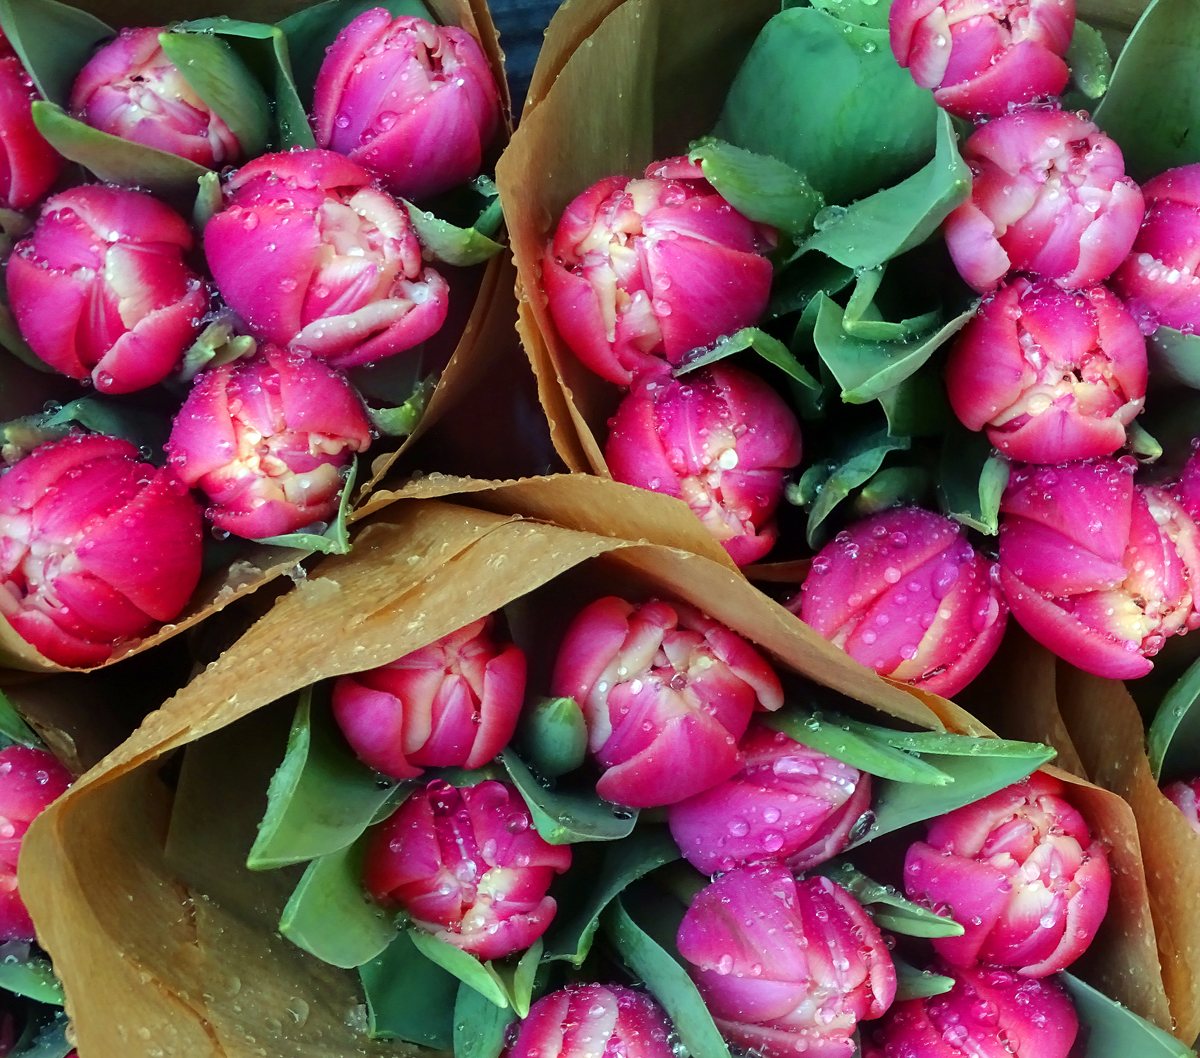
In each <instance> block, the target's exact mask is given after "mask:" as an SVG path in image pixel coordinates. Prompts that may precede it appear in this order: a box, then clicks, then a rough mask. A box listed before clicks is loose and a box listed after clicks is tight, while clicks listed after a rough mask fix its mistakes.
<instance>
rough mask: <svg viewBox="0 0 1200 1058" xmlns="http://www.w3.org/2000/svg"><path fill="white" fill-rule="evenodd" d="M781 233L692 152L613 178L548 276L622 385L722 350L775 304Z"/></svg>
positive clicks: (571, 230)
mask: <svg viewBox="0 0 1200 1058" xmlns="http://www.w3.org/2000/svg"><path fill="white" fill-rule="evenodd" d="M774 244H775V233H774V229H771V228H767V227H765V226H764V225H761V224H755V223H754V222H753V221H750V220H747V219H746V218H745V217H743V216H742V215H741V214H740V213H739V212H737V210H735V209H734V208H733V207H732V206H731V205H730V204H729V203H728V202H726V201H725V199H723V198H722V197H721V196H720V195H718V194H717V193H716V192H715V191H714V190H713V189H712V187H711V186H710V185H709V183H708V181H706V180H705V179H704V174H703V172H702V171H701V169H700V166H699V165H697V164H694V163H692V162H689V161H688V160H687V159H686V158H671V159H668V160H667V161H665V162H654V163H653V164H652V165H650V167H649V168H648V169H647V170H646V175H645V177H644V178H643V179H633V180H631V179H630V178H629V177H625V176H610V177H608V178H607V179H606V180H601V181H600V182H599V183H598V184H595V185H593V186H592V187H590V188H588V189H587V190H586V191H585V192H584V193H583V194H582V195H580V196H579V197H578V198H577V199H575V201H574V202H572V203H571V204H570V205H569V206H568V207H567V209H566V212H564V213H563V215H562V219H561V220H560V221H559V222H558V231H557V232H556V233H555V236H554V241H553V242H552V243H551V244H550V245H549V246H548V247H547V248H546V255H545V259H544V260H543V262H542V282H543V284H544V286H545V290H546V298H547V300H548V302H549V307H550V313H551V315H552V316H553V317H554V324H555V326H556V327H557V328H558V331H559V334H561V335H562V337H563V340H564V341H565V342H566V343H567V345H569V346H570V347H571V349H572V350H574V352H575V355H576V356H578V357H579V359H580V360H582V361H583V362H584V364H586V365H587V366H588V367H589V368H591V369H592V370H593V371H595V372H596V374H598V375H600V376H601V377H602V378H606V379H608V380H609V381H610V382H616V383H618V384H620V385H622V386H628V385H630V384H631V383H632V382H633V379H634V376H635V375H637V374H640V373H641V372H643V371H645V370H647V369H648V368H655V367H657V366H658V364H659V363H660V362H661V358H662V357H666V359H667V360H668V361H670V362H671V364H673V365H677V364H679V363H680V361H681V360H682V359H683V357H684V356H685V354H687V353H689V352H691V351H692V350H693V349H696V348H699V347H700V346H705V345H711V344H712V343H713V342H714V341H716V340H717V338H719V337H720V336H721V335H729V334H732V333H733V332H734V331H737V330H740V329H741V328H742V327H749V326H751V325H753V324H754V323H756V322H757V321H758V318H759V316H761V315H762V313H763V311H764V310H765V309H766V307H767V297H768V295H769V294H770V288H771V262H770V261H768V260H767V259H766V257H765V256H763V255H764V254H765V253H767V252H768V251H769V250H770V249H771V248H772V247H773V246H774Z"/></svg>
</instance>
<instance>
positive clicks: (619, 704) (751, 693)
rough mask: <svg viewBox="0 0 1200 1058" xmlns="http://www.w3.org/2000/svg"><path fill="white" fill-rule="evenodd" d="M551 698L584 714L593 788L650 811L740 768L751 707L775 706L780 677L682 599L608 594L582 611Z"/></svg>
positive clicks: (748, 647) (564, 646)
mask: <svg viewBox="0 0 1200 1058" xmlns="http://www.w3.org/2000/svg"><path fill="white" fill-rule="evenodd" d="M551 694H553V695H555V696H558V697H571V698H574V699H575V701H577V702H578V703H579V705H580V707H581V708H582V709H583V716H584V720H585V722H586V723H587V729H588V749H589V750H590V751H591V753H592V755H593V756H594V757H595V758H596V760H597V761H598V762H599V763H600V766H601V767H602V768H604V769H605V771H604V774H603V775H602V776H601V778H600V781H599V782H598V783H597V784H596V792H597V793H598V794H599V795H600V796H601V797H603V798H604V799H605V800H607V801H613V802H615V803H616V804H622V805H630V806H632V807H635V808H648V807H650V806H653V805H669V804H674V803H675V802H676V801H682V800H683V799H684V798H685V797H691V796H693V795H694V794H698V793H701V792H702V791H704V790H707V789H709V787H712V786H715V785H716V784H717V783H719V782H721V781H722V780H724V779H728V778H730V777H731V776H733V775H734V774H736V772H737V771H738V770H739V769H740V768H741V765H742V756H741V753H739V752H738V747H737V741H738V739H739V738H741V737H742V734H743V733H744V732H745V730H746V726H747V724H749V723H750V715H751V713H753V711H754V709H755V706H756V705H757V706H758V707H759V708H762V709H769V710H774V709H778V708H779V707H780V706H781V705H782V704H783V689H782V687H781V686H780V684H779V677H777V676H776V675H775V673H774V672H773V671H772V669H771V666H770V665H768V664H767V663H766V661H764V660H763V658H762V657H761V656H760V655H759V653H758V652H757V651H756V650H755V649H754V648H753V647H752V646H751V645H750V644H749V643H747V642H746V641H745V640H744V639H742V637H741V636H739V635H737V634H736V633H734V632H731V631H730V630H729V629H728V628H726V627H725V626H724V625H722V624H718V623H717V622H716V621H714V620H712V618H709V617H705V616H704V615H703V614H702V613H700V611H699V610H696V609H694V608H693V607H691V606H687V605H685V604H684V603H670V604H668V603H665V602H659V601H657V600H656V601H653V602H648V603H643V604H641V605H640V606H635V605H634V604H633V603H629V602H626V601H625V600H624V599H618V598H617V597H616V596H613V595H610V596H607V597H606V598H603V599H597V600H596V601H595V602H594V603H592V604H591V605H590V606H587V607H585V608H584V609H583V610H582V611H580V612H579V613H578V614H577V615H576V617H575V620H574V621H572V622H571V626H570V628H568V629H567V634H566V637H565V638H564V639H563V642H562V646H561V647H559V651H558V659H557V661H556V662H555V665H554V678H553V681H552V683H551Z"/></svg>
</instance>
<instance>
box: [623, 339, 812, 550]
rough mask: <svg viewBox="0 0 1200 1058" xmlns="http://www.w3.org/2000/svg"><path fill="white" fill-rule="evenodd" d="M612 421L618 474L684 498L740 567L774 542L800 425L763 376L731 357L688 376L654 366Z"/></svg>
mask: <svg viewBox="0 0 1200 1058" xmlns="http://www.w3.org/2000/svg"><path fill="white" fill-rule="evenodd" d="M610 426H611V427H612V431H611V432H610V433H609V435H608V445H607V447H606V448H605V450H604V458H605V459H606V460H607V461H608V468H609V470H610V471H611V472H612V476H613V477H614V478H616V479H617V481H623V482H625V484H627V485H637V486H638V487H639V488H643V489H650V490H651V491H653V492H662V493H665V494H666V495H668V496H678V497H679V498H681V499H683V500H684V501H685V502H686V503H687V505H688V506H689V507H691V509H692V510H693V511H695V512H696V516H697V517H698V518H699V519H700V520H701V521H702V522H703V523H704V527H705V528H706V529H707V530H708V531H709V532H710V533H712V534H713V536H715V537H716V538H717V539H718V540H720V541H721V543H722V545H723V546H724V547H725V550H726V551H728V552H729V554H730V556H731V557H732V558H733V560H734V561H735V562H736V563H737V564H738V565H739V566H744V565H747V564H749V563H751V562H757V561H758V560H759V559H760V558H762V557H763V556H764V555H765V554H766V553H767V552H768V551H770V550H771V548H772V547H773V546H774V544H775V540H776V538H777V537H778V536H779V529H778V527H777V526H776V525H775V522H774V520H773V519H772V518H771V515H772V514H773V513H774V512H775V508H776V507H777V506H778V505H779V499H780V497H781V496H782V495H783V484H784V478H785V477H786V476H787V472H788V471H789V470H791V468H792V467H794V466H796V465H797V464H798V463H799V462H800V424H799V423H798V422H797V421H796V416H795V415H793V414H792V411H791V409H790V408H788V406H787V405H786V404H785V403H784V402H783V400H782V398H781V397H780V396H779V394H777V393H776V392H775V391H774V390H773V389H772V388H771V387H770V386H768V385H767V384H766V383H765V382H763V381H762V380H761V379H760V378H757V377H756V376H754V375H752V374H750V373H749V372H747V371H742V370H741V369H740V368H736V367H731V366H729V365H728V364H724V363H718V364H715V365H714V366H713V367H710V368H707V369H705V370H703V371H697V372H696V373H695V374H694V375H688V376H687V377H686V378H683V379H672V378H671V375H670V372H668V371H666V370H661V371H648V372H647V373H646V374H644V375H643V376H641V378H640V379H639V380H638V382H637V384H636V385H635V387H634V389H633V392H631V393H630V394H629V395H628V396H627V397H625V399H624V400H623V401H621V404H620V407H618V408H617V414H616V416H615V417H614V418H613V419H612V420H611V422H610Z"/></svg>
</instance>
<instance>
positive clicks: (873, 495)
mask: <svg viewBox="0 0 1200 1058" xmlns="http://www.w3.org/2000/svg"><path fill="white" fill-rule="evenodd" d="M932 484H933V478H932V477H930V474H929V471H927V470H926V469H925V468H924V467H885V468H884V469H883V470H881V471H879V473H878V474H876V475H875V476H874V477H872V478H871V480H870V481H868V482H867V483H866V484H865V485H864V486H863V487H862V488H861V489H859V491H858V495H857V496H855V497H854V499H853V500H852V501H851V503H850V510H851V511H852V512H853V514H854V515H855V516H856V517H859V518H867V517H869V516H870V515H872V514H878V513H879V512H880V511H886V510H888V509H889V508H891V507H899V506H911V505H913V504H920V502H921V500H922V499H923V498H924V497H925V495H926V494H927V493H928V492H929V488H930V486H931V485H932Z"/></svg>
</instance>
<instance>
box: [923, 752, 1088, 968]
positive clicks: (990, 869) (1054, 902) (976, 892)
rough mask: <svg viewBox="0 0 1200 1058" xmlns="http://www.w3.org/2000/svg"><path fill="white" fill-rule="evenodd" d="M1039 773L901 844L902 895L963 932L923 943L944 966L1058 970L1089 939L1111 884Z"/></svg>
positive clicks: (1057, 785)
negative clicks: (906, 844) (945, 917)
mask: <svg viewBox="0 0 1200 1058" xmlns="http://www.w3.org/2000/svg"><path fill="white" fill-rule="evenodd" d="M1064 789H1065V788H1064V786H1063V784H1062V783H1061V782H1060V781H1059V780H1058V779H1055V778H1053V777H1052V776H1050V775H1046V774H1045V773H1043V772H1034V774H1033V775H1031V776H1030V777H1029V778H1028V779H1023V780H1022V781H1021V782H1019V783H1015V784H1014V785H1012V786H1008V787H1006V788H1005V789H1003V790H998V791H996V793H994V794H991V795H990V796H988V797H985V798H984V799H983V800H982V801H976V802H975V803H974V804H970V805H966V806H965V807H963V808H959V809H956V810H955V811H953V812H950V813H948V814H946V815H944V816H939V817H938V818H937V819H935V820H934V821H933V823H932V824H931V825H930V827H929V835H928V837H927V839H926V840H925V841H918V842H915V843H914V844H913V845H911V846H910V847H909V850H908V855H907V856H906V857H905V859H904V888H905V891H906V892H907V893H908V895H909V898H910V899H913V900H917V901H919V902H921V903H923V904H925V905H926V906H928V907H932V908H936V909H938V910H944V912H945V913H946V914H947V915H948V916H949V917H951V918H953V919H954V921H955V922H957V923H958V924H959V925H960V926H962V927H963V929H964V930H965V931H966V932H965V933H963V935H962V936H960V937H937V938H935V939H934V941H933V946H934V948H935V949H936V950H937V953H938V954H939V955H940V956H941V957H942V958H943V959H945V960H946V962H948V963H950V965H951V966H960V967H967V968H969V967H972V966H975V965H977V964H978V963H986V964H988V965H990V966H1003V967H1007V968H1009V969H1011V970H1014V971H1016V972H1017V973H1019V974H1023V975H1025V976H1026V977H1045V976H1046V975H1048V974H1052V973H1057V972H1058V971H1059V970H1062V969H1065V968H1066V967H1067V966H1069V965H1070V964H1071V963H1073V962H1074V961H1075V960H1076V959H1078V958H1079V956H1080V955H1082V954H1083V953H1084V951H1085V950H1086V948H1087V946H1088V945H1089V944H1091V942H1092V938H1093V937H1094V936H1095V935H1096V930H1097V929H1099V927H1100V922H1101V921H1102V920H1103V918H1104V914H1105V912H1106V911H1107V910H1108V891H1109V887H1110V886H1111V884H1112V877H1111V873H1110V871H1109V868H1108V857H1107V856H1106V854H1105V851H1104V846H1103V845H1102V844H1101V843H1100V842H1099V841H1093V840H1092V836H1091V834H1090V833H1089V831H1088V827H1087V823H1085V822H1084V820H1083V816H1081V815H1080V814H1079V813H1078V812H1077V811H1075V809H1074V808H1072V807H1071V806H1070V805H1069V804H1067V802H1066V801H1064V800H1063V798H1062V795H1063V792H1064Z"/></svg>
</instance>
